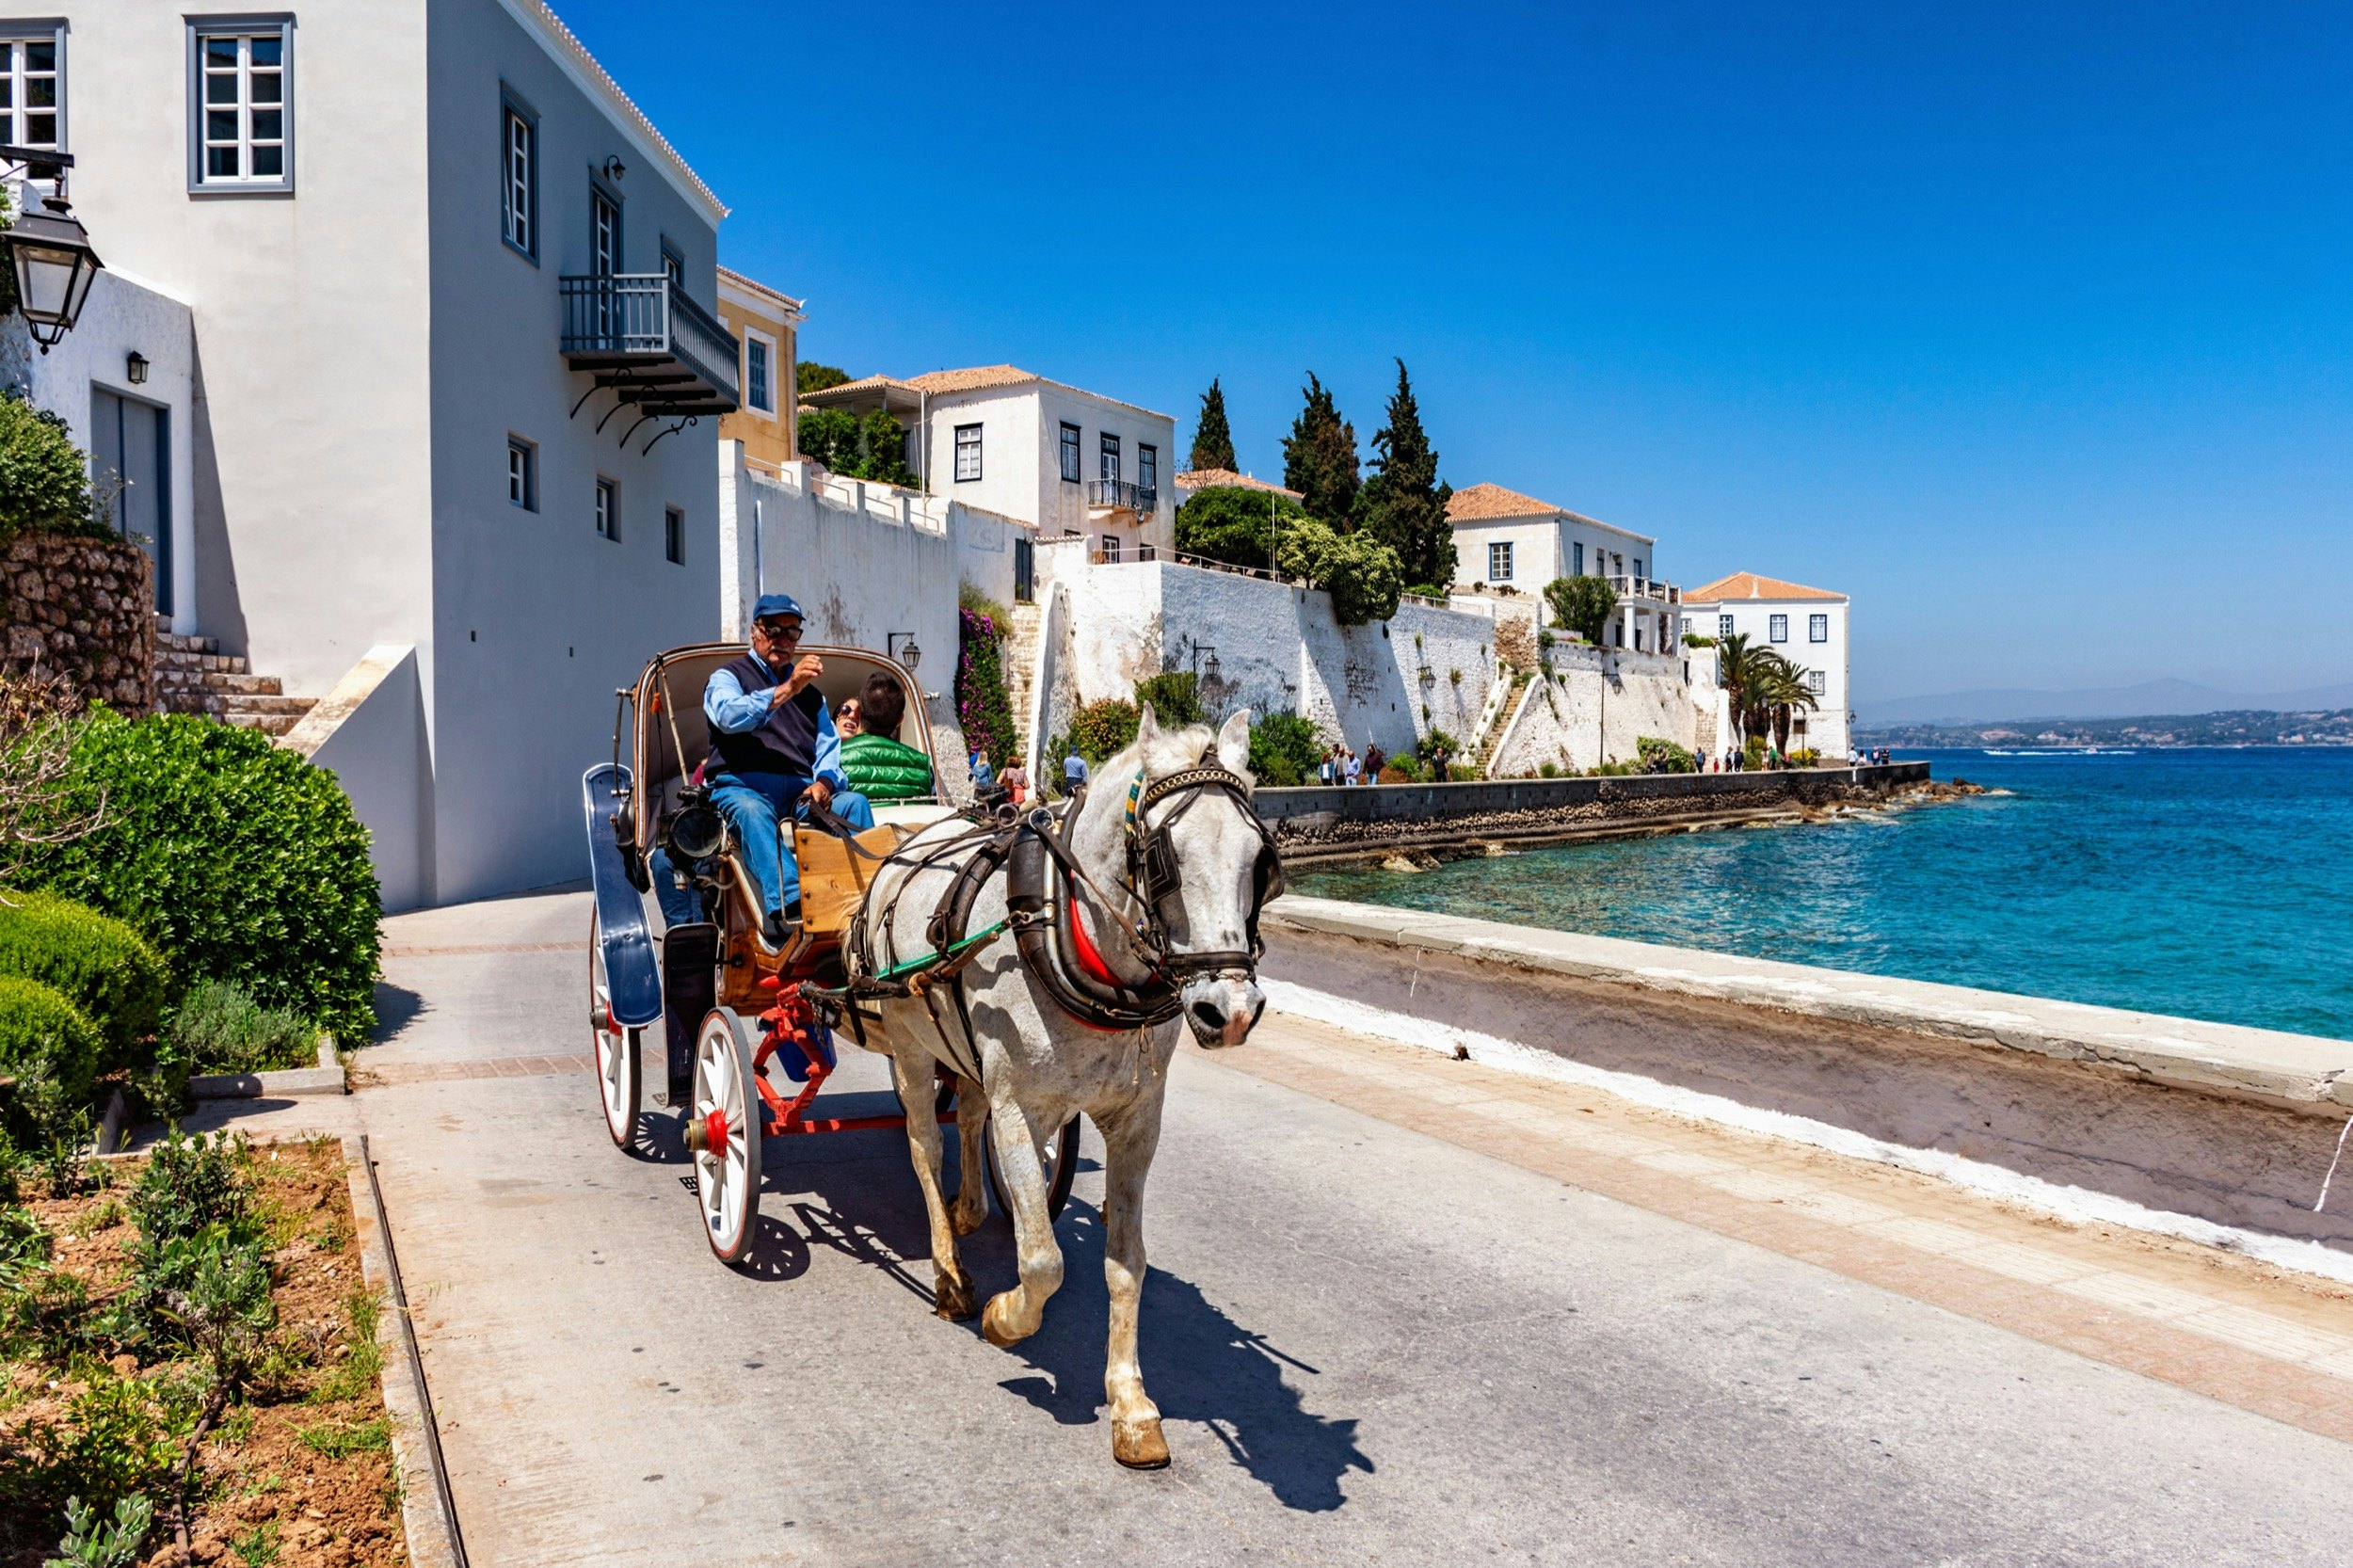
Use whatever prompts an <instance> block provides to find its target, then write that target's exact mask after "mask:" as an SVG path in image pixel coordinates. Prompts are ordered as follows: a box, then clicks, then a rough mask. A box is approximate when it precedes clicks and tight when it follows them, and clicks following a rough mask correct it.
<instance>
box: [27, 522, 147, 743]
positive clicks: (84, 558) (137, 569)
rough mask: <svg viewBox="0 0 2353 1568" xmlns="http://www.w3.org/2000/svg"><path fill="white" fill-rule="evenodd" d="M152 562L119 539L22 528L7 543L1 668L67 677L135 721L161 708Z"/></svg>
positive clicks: (89, 695)
mask: <svg viewBox="0 0 2353 1568" xmlns="http://www.w3.org/2000/svg"><path fill="white" fill-rule="evenodd" d="M154 569H155V568H154V563H153V562H152V560H150V559H149V558H148V554H147V552H145V551H143V550H141V549H139V548H138V547H137V546H136V545H134V544H128V543H125V542H123V541H122V540H120V539H96V538H79V537H75V536H70V535H63V534H41V533H26V534H20V535H18V536H16V537H15V538H14V539H11V540H9V541H8V544H7V545H6V546H5V547H0V635H5V637H6V638H7V643H6V652H5V654H4V655H0V665H4V666H5V667H6V668H7V669H8V671H9V673H11V674H25V673H29V672H32V671H36V670H38V671H40V673H41V674H44V675H51V676H63V677H64V678H65V679H66V680H70V681H72V683H73V685H74V687H75V688H76V689H77V690H78V691H80V693H81V694H82V696H83V697H84V698H85V699H87V700H88V701H92V702H104V703H106V704H107V705H108V706H109V707H112V708H114V709H115V710H116V711H118V712H123V713H128V714H131V715H133V716H134V717H137V716H141V715H144V714H146V713H149V712H152V711H153V709H154V706H155V578H154Z"/></svg>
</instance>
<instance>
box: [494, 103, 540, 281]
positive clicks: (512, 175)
mask: <svg viewBox="0 0 2353 1568" xmlns="http://www.w3.org/2000/svg"><path fill="white" fill-rule="evenodd" d="M500 120H501V124H502V131H501V135H500V137H499V145H500V149H501V156H502V157H503V159H504V164H505V172H504V198H503V200H504V208H505V221H506V243H507V244H508V245H511V246H513V247H514V248H516V249H518V250H520V251H521V252H522V253H523V254H524V255H526V256H529V257H530V258H531V259H532V260H534V261H536V260H538V259H539V126H538V123H537V122H536V121H535V120H532V119H531V117H530V116H528V115H526V114H524V113H523V112H522V110H520V109H519V108H517V107H516V106H515V105H514V104H507V105H506V107H505V110H504V112H503V113H502V115H501V116H500Z"/></svg>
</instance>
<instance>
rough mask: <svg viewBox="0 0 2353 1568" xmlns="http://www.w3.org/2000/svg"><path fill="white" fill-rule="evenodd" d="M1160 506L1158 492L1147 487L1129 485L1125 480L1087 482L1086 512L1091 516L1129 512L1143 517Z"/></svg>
mask: <svg viewBox="0 0 2353 1568" xmlns="http://www.w3.org/2000/svg"><path fill="white" fill-rule="evenodd" d="M1159 505H1160V491H1159V490H1158V489H1155V488H1153V487H1151V486H1149V485H1130V484H1129V483H1128V481H1126V480H1125V479H1090V480H1088V481H1087V511H1088V512H1089V513H1090V514H1091V515H1096V516H1100V515H1102V514H1104V513H1107V512H1131V513H1134V514H1135V515H1136V516H1138V517H1143V516H1146V515H1148V514H1150V513H1151V512H1152V511H1154V510H1155V509H1156V508H1158V507H1159Z"/></svg>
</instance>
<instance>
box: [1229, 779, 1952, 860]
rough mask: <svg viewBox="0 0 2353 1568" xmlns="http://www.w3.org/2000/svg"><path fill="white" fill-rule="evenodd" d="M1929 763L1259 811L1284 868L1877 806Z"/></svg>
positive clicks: (1333, 792)
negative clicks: (1278, 848)
mask: <svg viewBox="0 0 2353 1568" xmlns="http://www.w3.org/2000/svg"><path fill="white" fill-rule="evenodd" d="M1928 784H1929V765H1928V764H1927V763H1926V762H1890V763H1887V764H1886V765H1884V766H1878V767H1848V768H1789V769H1781V770H1775V771H1771V772H1759V773H1680V774H1677V773H1663V774H1635V775H1629V776H1624V777H1617V778H1497V779H1481V780H1478V781H1475V782H1471V783H1465V784H1382V785H1366V786H1361V787H1359V788H1356V789H1341V788H1338V787H1337V786H1334V787H1329V788H1326V787H1322V786H1316V787H1311V788H1307V789H1298V790H1260V791H1258V792H1257V794H1256V796H1255V797H1254V798H1255V800H1256V802H1257V808H1258V814H1259V815H1260V816H1261V817H1263V818H1265V819H1266V820H1267V822H1268V823H1269V824H1272V825H1273V828H1274V834H1275V840H1276V841H1277V842H1278V843H1279V844H1280V845H1281V846H1282V850H1283V859H1284V862H1285V863H1286V864H1287V865H1293V866H1307V865H1318V864H1333V863H1337V862H1341V861H1347V860H1358V859H1366V858H1369V857H1372V856H1385V855H1390V854H1394V853H1396V852H1398V851H1401V850H1415V851H1422V852H1433V853H1434V852H1440V851H1445V850H1453V849H1462V848H1465V847H1468V846H1470V845H1473V844H1487V843H1509V844H1514V845H1520V846H1530V845H1537V844H1547V843H1567V842H1571V841H1573V840H1579V839H1595V838H1620V837H1626V836H1631V835H1637V834H1643V833H1660V832H1672V831H1675V830H1678V829H1681V828H1687V827H1693V826H1703V825H1707V824H1721V823H1731V822H1750V821H1757V820H1769V819H1772V818H1789V819H1792V820H1796V819H1799V818H1802V817H1803V816H1804V815H1806V814H1807V813H1809V812H1812V811H1817V810H1823V809H1827V808H1831V807H1833V806H1841V805H1876V804H1878V803H1880V802H1882V801H1885V800H1887V799H1888V798H1890V797H1891V796H1893V795H1895V794H1897V793H1899V792H1905V791H1910V790H1915V789H1918V788H1920V787H1922V786H1926V785H1928Z"/></svg>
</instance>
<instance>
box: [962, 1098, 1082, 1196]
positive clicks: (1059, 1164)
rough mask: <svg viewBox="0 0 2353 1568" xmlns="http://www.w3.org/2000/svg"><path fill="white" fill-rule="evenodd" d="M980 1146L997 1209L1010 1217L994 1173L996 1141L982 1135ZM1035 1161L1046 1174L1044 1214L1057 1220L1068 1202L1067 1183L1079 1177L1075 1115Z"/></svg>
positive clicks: (1000, 1185) (1002, 1183)
mask: <svg viewBox="0 0 2353 1568" xmlns="http://www.w3.org/2000/svg"><path fill="white" fill-rule="evenodd" d="M990 1119H991V1120H994V1119H995V1118H994V1117H992V1118H990ZM981 1147H982V1149H983V1151H984V1157H985V1159H986V1160H987V1164H988V1191H989V1193H990V1195H992V1196H993V1197H995V1198H996V1200H997V1212H999V1213H1000V1214H1002V1215H1004V1216H1006V1217H1007V1218H1008V1219H1010V1218H1011V1217H1012V1215H1013V1205H1012V1204H1010V1203H1007V1202H1006V1201H1005V1184H1004V1182H1003V1181H1001V1180H1000V1179H999V1177H998V1175H997V1140H996V1139H995V1138H993V1137H984V1138H983V1139H982V1140H981ZM1038 1164H1039V1166H1040V1168H1041V1170H1040V1174H1042V1175H1043V1176H1045V1177H1046V1217H1047V1218H1048V1220H1059V1219H1061V1218H1062V1208H1063V1205H1064V1204H1066V1203H1068V1202H1069V1201H1070V1184H1071V1183H1072V1182H1074V1181H1076V1180H1078V1179H1079V1118H1078V1117H1076V1116H1073V1117H1071V1118H1070V1120H1069V1121H1068V1122H1066V1123H1064V1125H1063V1128H1062V1130H1061V1131H1059V1132H1057V1133H1055V1134H1054V1136H1053V1137H1052V1138H1050V1139H1048V1140H1047V1144H1046V1152H1045V1153H1044V1154H1043V1155H1041V1156H1040V1157H1039V1159H1038Z"/></svg>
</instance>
